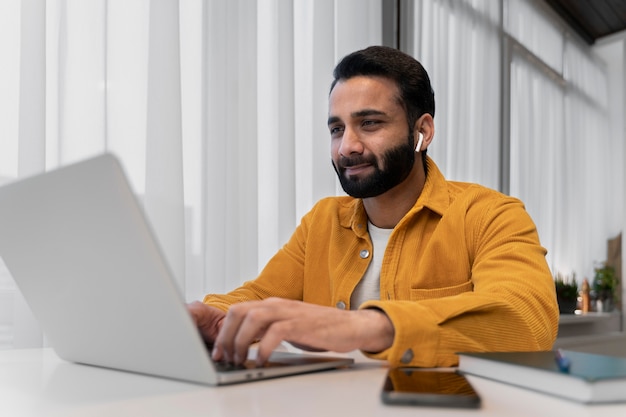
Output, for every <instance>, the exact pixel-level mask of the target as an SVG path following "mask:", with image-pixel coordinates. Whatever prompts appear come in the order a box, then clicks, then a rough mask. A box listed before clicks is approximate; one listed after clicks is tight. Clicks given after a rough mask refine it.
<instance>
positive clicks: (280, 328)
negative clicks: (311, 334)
mask: <svg viewBox="0 0 626 417" xmlns="http://www.w3.org/2000/svg"><path fill="white" fill-rule="evenodd" d="M293 324H294V321H293V320H282V321H277V322H274V323H272V324H271V325H270V326H269V327H268V328H267V330H266V332H265V334H264V335H263V338H262V339H261V341H260V342H259V346H258V349H257V357H256V363H257V365H259V366H262V365H264V364H265V363H266V362H267V361H268V360H269V358H270V356H271V355H272V352H273V351H274V349H276V347H277V346H278V345H280V343H281V342H282V341H283V340H285V337H286V335H288V334H289V333H291V332H292V329H293Z"/></svg>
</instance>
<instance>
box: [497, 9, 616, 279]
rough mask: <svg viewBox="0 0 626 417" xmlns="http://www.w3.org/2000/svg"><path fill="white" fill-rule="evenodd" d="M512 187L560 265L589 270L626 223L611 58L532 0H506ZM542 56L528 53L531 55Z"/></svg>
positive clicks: (570, 271) (565, 269) (558, 268)
mask: <svg viewBox="0 0 626 417" xmlns="http://www.w3.org/2000/svg"><path fill="white" fill-rule="evenodd" d="M508 6H509V8H508V10H509V12H508V14H507V17H508V18H507V19H506V20H505V30H506V31H507V32H508V33H509V34H510V35H511V36H512V37H513V38H515V40H516V41H518V42H520V43H521V44H522V45H523V46H524V47H525V48H526V49H527V50H528V51H530V52H526V51H523V50H522V49H521V48H518V49H517V50H516V51H517V52H514V54H513V59H512V64H511V93H510V94H511V131H510V135H511V136H510V141H511V172H510V178H511V183H510V192H511V194H512V195H515V196H518V197H520V198H521V199H522V200H523V201H524V202H525V203H526V205H527V208H528V211H529V212H530V214H531V215H532V216H533V218H534V220H535V222H536V223H537V227H538V230H539V234H540V237H541V240H542V243H543V245H544V246H546V247H547V248H548V262H549V264H550V267H551V268H552V271H553V273H554V274H557V273H562V274H566V275H569V276H572V275H574V274H575V275H576V279H577V280H578V282H579V283H580V282H581V281H582V279H583V278H585V277H586V278H588V279H589V280H590V281H591V280H592V279H593V268H594V266H595V265H596V264H597V263H598V262H602V261H604V260H606V256H607V252H606V250H607V249H606V248H607V239H610V238H613V237H615V236H616V235H618V234H619V233H620V231H621V230H622V217H621V216H622V214H621V210H622V208H623V186H622V184H623V171H622V167H621V166H622V163H621V162H619V161H620V160H621V158H622V155H623V151H622V149H623V147H622V146H623V145H622V140H620V138H619V137H612V136H611V134H610V132H609V126H610V121H609V111H608V84H607V80H608V77H607V71H606V67H605V64H604V63H603V62H602V61H601V60H600V59H599V58H598V57H597V56H595V54H594V53H593V52H592V50H591V49H590V48H589V47H587V46H586V45H584V44H582V43H581V42H579V41H577V40H576V39H575V38H574V37H573V36H568V35H566V33H565V31H564V30H558V29H555V26H554V25H550V24H549V23H546V21H545V18H543V17H542V14H541V9H540V8H538V7H536V3H533V2H524V1H522V0H510V1H509V2H508ZM531 53H532V55H534V56H535V57H539V58H540V59H541V61H538V60H537V59H536V58H529V57H528V56H529V55H531Z"/></svg>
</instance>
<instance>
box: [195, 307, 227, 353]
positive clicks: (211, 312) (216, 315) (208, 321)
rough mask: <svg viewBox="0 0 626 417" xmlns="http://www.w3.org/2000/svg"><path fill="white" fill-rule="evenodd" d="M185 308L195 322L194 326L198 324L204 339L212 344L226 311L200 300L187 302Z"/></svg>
mask: <svg viewBox="0 0 626 417" xmlns="http://www.w3.org/2000/svg"><path fill="white" fill-rule="evenodd" d="M187 310H189V313H190V314H191V317H192V318H193V320H194V321H195V322H196V326H198V330H199V331H200V334H201V335H202V338H203V339H204V341H205V342H207V343H208V344H210V345H213V344H214V343H215V340H216V339H217V335H218V334H219V332H220V329H221V327H222V323H223V321H224V318H225V317H226V313H224V312H223V311H222V310H220V309H218V308H215V307H211V306H208V305H206V304H204V303H201V302H200V301H194V302H193V303H190V304H187Z"/></svg>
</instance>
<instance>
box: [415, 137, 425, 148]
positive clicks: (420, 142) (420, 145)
mask: <svg viewBox="0 0 626 417" xmlns="http://www.w3.org/2000/svg"><path fill="white" fill-rule="evenodd" d="M423 141H424V135H423V134H422V132H419V139H418V140H417V146H416V147H415V152H419V151H420V150H421V149H422V142H423Z"/></svg>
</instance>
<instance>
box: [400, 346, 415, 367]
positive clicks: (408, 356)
mask: <svg viewBox="0 0 626 417" xmlns="http://www.w3.org/2000/svg"><path fill="white" fill-rule="evenodd" d="M412 360H413V349H411V348H409V349H407V350H406V352H404V355H402V357H401V358H400V362H402V363H403V364H405V365H406V364H409V363H411V361H412Z"/></svg>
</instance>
